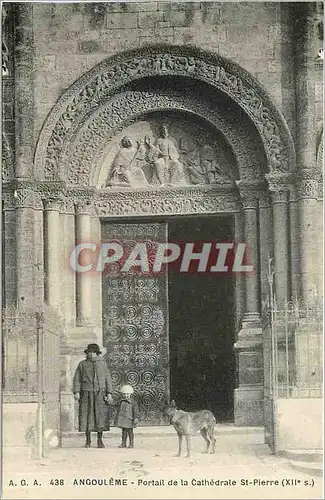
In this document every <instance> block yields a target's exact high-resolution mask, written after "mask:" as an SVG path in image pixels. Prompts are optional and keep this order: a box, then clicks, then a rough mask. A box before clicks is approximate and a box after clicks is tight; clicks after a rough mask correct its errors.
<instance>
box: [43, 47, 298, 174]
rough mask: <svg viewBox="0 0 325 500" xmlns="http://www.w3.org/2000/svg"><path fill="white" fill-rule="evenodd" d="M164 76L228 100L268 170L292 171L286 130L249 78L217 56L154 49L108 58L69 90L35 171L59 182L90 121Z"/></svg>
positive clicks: (48, 128)
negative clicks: (134, 86) (71, 146)
mask: <svg viewBox="0 0 325 500" xmlns="http://www.w3.org/2000/svg"><path fill="white" fill-rule="evenodd" d="M161 75H163V76H164V75H169V76H175V77H187V78H191V79H193V80H199V81H203V82H206V83H208V84H209V85H211V86H212V87H214V88H215V89H217V90H221V91H222V92H224V93H226V94H227V95H229V96H230V97H231V98H232V99H233V100H234V101H235V102H236V103H237V104H238V105H239V106H240V107H241V108H242V109H243V110H244V111H245V112H246V113H247V115H248V116H249V117H250V118H251V120H252V121H253V123H254V124H255V126H256V128H257V130H258V131H259V134H260V137H261V139H262V142H263V145H264V148H265V153H266V156H267V159H268V166H269V169H270V170H271V171H279V172H281V171H282V172H284V171H288V170H290V169H291V167H292V165H293V162H294V147H293V141H292V138H291V136H290V132H289V130H288V128H287V125H286V123H285V121H284V119H283V117H282V115H281V114H280V113H279V112H278V111H277V109H276V108H275V106H274V105H273V104H272V102H271V101H270V99H269V98H268V96H267V95H266V93H265V91H264V90H263V89H262V88H261V86H260V85H259V84H258V83H257V81H256V80H255V79H253V78H252V77H251V75H249V73H247V72H246V71H244V70H243V69H241V68H240V67H239V66H237V65H236V64H234V63H231V62H229V61H227V60H225V59H224V58H221V57H220V56H218V55H216V54H211V53H208V52H203V51H201V50H199V49H195V48H192V47H178V46H177V47H176V46H171V47H167V46H163V47H160V46H154V47H145V48H142V49H138V50H134V51H130V52H125V53H121V54H118V55H117V56H114V57H112V58H110V59H107V60H106V61H104V62H103V63H101V64H99V65H98V66H96V67H95V68H93V70H91V71H90V72H89V73H87V74H86V75H85V76H84V77H82V78H81V79H80V80H78V81H77V82H76V83H75V84H73V85H72V86H71V87H70V89H69V90H68V91H67V92H66V93H65V94H64V95H63V96H62V98H61V99H60V100H59V101H58V103H57V104H56V106H55V107H54V108H53V110H52V112H51V113H50V115H49V117H48V119H47V121H46V123H45V125H44V127H43V130H42V132H41V135H40V139H39V143H38V147H37V151H36V158H35V161H36V169H37V171H39V172H41V171H44V175H45V178H47V179H55V178H59V177H60V171H61V168H62V161H61V160H62V158H61V155H62V151H63V149H64V146H65V145H66V144H67V143H68V142H69V141H70V140H71V138H72V137H73V135H74V134H75V133H76V131H77V130H78V128H80V126H81V124H82V123H83V122H84V121H85V119H86V117H88V116H89V114H90V113H91V112H93V110H95V109H96V108H97V107H98V106H100V105H101V104H102V103H103V102H105V101H106V100H107V99H109V98H110V97H111V96H112V95H114V94H116V93H118V92H119V89H121V88H122V87H125V86H126V85H128V84H130V83H131V82H132V81H135V80H140V79H144V78H147V77H153V76H161ZM117 111H118V110H117Z"/></svg>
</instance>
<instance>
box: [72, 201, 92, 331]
mask: <svg viewBox="0 0 325 500" xmlns="http://www.w3.org/2000/svg"><path fill="white" fill-rule="evenodd" d="M78 210H79V213H77V215H76V237H77V244H78V243H89V242H90V241H91V216H90V213H85V212H82V211H80V208H79V209H78ZM81 210H82V209H81ZM81 258H82V257H80V259H81ZM91 279H92V278H91V275H90V274H89V273H88V272H86V273H78V272H77V274H76V288H77V294H76V300H77V323H78V324H79V325H83V324H88V323H90V322H91V316H92V308H91V302H92V294H91Z"/></svg>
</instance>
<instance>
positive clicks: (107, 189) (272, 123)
mask: <svg viewBox="0 0 325 500" xmlns="http://www.w3.org/2000/svg"><path fill="white" fill-rule="evenodd" d="M35 163H36V169H37V172H39V175H40V180H42V183H41V184H42V186H43V192H44V195H43V196H44V199H45V201H46V218H47V220H46V228H47V235H48V238H49V240H51V238H52V235H55V234H56V232H57V230H58V224H60V222H61V221H62V223H63V231H65V239H66V241H67V245H69V242H70V244H71V245H73V243H74V235H75V234H76V239H77V240H78V241H89V239H91V240H95V242H96V243H97V242H100V241H102V239H103V238H104V239H107V238H111V237H114V238H119V239H120V240H122V241H124V242H125V243H126V244H129V243H130V241H133V242H134V241H141V239H143V238H145V239H146V240H148V241H151V239H152V235H154V237H155V238H158V239H159V238H160V239H164V238H165V239H166V235H168V231H169V229H168V228H169V227H171V226H172V227H173V228H174V229H173V231H174V233H175V231H176V229H175V228H177V224H180V226H179V227H182V231H183V230H184V227H188V228H191V229H189V231H188V233H187V234H188V238H189V239H190V238H194V237H195V235H194V229H193V228H195V226H197V227H203V226H204V227H206V231H205V232H204V231H203V232H202V234H201V233H200V234H201V235H203V234H204V236H202V238H205V239H206V238H207V235H208V234H210V236H211V238H210V239H211V240H213V241H218V240H220V239H221V240H224V239H228V240H229V241H230V240H231V241H232V240H234V239H235V240H237V241H246V242H247V243H248V244H249V246H250V254H251V258H252V260H253V263H254V266H255V272H254V273H253V274H252V276H250V277H249V278H247V279H242V278H240V277H236V278H235V277H234V280H233V281H234V286H233V287H232V288H231V287H230V288H231V290H230V289H229V290H230V291H229V290H228V292H226V291H225V292H224V294H225V295H226V296H227V297H226V301H225V302H227V301H228V302H229V303H230V305H229V307H228V312H227V315H228V316H227V318H226V317H224V321H223V322H221V323H220V324H219V327H218V328H219V329H222V328H227V329H228V330H227V331H229V336H228V337H227V338H228V340H229V338H230V339H231V342H230V343H229V342H228V344H227V350H228V351H229V352H228V354H227V355H228V356H229V357H228V358H227V360H228V361H229V363H230V364H231V370H232V377H231V379H232V383H233V387H235V386H236V390H235V394H234V398H233V399H232V405H233V407H232V410H233V411H234V418H235V421H236V423H238V424H242V425H245V424H260V423H262V422H263V342H262V330H261V323H260V314H261V309H262V304H263V301H264V300H265V298H266V295H267V280H266V274H267V269H268V258H269V256H270V255H272V253H273V245H272V231H273V228H272V223H273V222H274V223H275V224H277V223H278V221H282V222H283V220H284V218H283V213H284V211H285V210H287V207H286V205H285V203H283V201H282V202H281V203H282V205H281V206H278V208H277V216H276V217H278V218H276V217H275V218H274V217H273V213H272V212H273V211H272V206H271V202H270V197H269V189H268V182H267V180H266V179H268V180H269V179H270V178H271V179H276V181H277V183H278V184H277V186H283V185H286V186H287V184H286V181H287V179H288V177H289V176H290V171H291V170H292V168H293V165H294V149H293V143H292V139H291V137H290V134H289V131H288V128H287V126H286V123H285V121H284V119H283V117H282V116H281V114H280V113H279V112H278V111H277V109H276V108H275V107H274V105H273V104H272V102H271V101H270V99H269V97H268V96H267V95H266V93H265V91H264V90H263V89H262V88H261V86H260V85H259V84H258V83H257V82H256V80H254V79H253V78H252V77H251V75H249V74H248V73H247V72H245V71H244V70H242V69H241V68H240V67H238V66H237V65H234V64H233V63H231V62H229V61H227V60H225V59H223V58H221V57H219V56H217V55H212V54H210V53H207V52H203V51H199V50H197V49H195V48H191V47H169V46H168V47H146V48H142V49H141V50H135V51H130V52H127V53H122V54H119V55H117V56H114V57H112V58H110V59H108V60H106V61H104V62H103V63H101V64H100V65H98V66H96V67H95V68H94V69H93V70H92V71H90V72H89V73H87V74H86V75H85V76H84V77H82V78H81V79H80V80H78V81H77V82H76V83H75V84H73V85H72V86H71V87H70V89H68V91H67V92H66V93H65V94H64V95H63V96H62V98H61V99H60V100H59V101H58V103H57V104H56V106H55V107H54V108H53V110H52V112H51V113H50V115H49V117H48V119H47V120H46V123H45V124H44V127H43V129H42V132H41V134H40V138H39V141H38V146H37V150H36V157H35ZM285 193H286V195H287V194H288V188H287V187H286V190H285ZM58 212H60V214H61V215H60V218H58V217H57V213H58ZM55 214H56V215H55ZM203 216H204V217H205V219H204V221H203V219H202V217H203ZM177 217H179V219H177V220H176V218H177ZM190 217H191V219H190ZM193 217H194V218H196V219H195V222H194V223H193ZM200 217H201V218H200ZM171 220H173V224H172V223H171ZM175 221H176V222H175ZM206 221H208V222H206ZM225 227H227V228H228V230H227V231H225V230H224V229H225ZM283 227H284V233H285V232H286V231H288V228H287V227H286V223H285V224H284V226H283ZM207 228H208V229H207ZM217 228H219V229H217ZM274 230H276V228H274ZM152 231H153V233H152ZM150 235H151V236H150ZM286 236H287V234H283V239H282V240H281V242H280V245H282V247H281V248H280V247H278V248H277V249H276V251H277V252H280V253H281V252H282V256H284V258H283V260H282V261H281V266H282V268H281V269H280V271H281V278H279V279H281V280H282V281H281V287H282V289H283V295H285V294H286V293H287V292H288V290H287V288H288V286H289V283H290V279H289V275H290V271H289V263H288V256H287V255H288V252H287V248H286V244H287V243H286V242H287V240H288V238H286ZM150 238H151V239H150ZM48 248H49V249H51V248H52V249H53V246H51V241H50V242H49V243H48ZM51 258H53V259H55V254H54V253H53V252H52V253H51ZM57 269H58V266H57V265H53V266H51V263H50V262H49V263H48V273H49V275H50V276H49V277H48V280H47V283H48V284H50V285H51V286H49V285H48V296H47V298H48V300H49V302H52V305H53V306H61V307H62V304H64V307H66V309H65V315H66V319H67V324H68V323H69V325H70V326H69V327H67V342H66V346H67V347H66V349H67V351H66V352H67V353H68V355H69V356H72V358H71V359H72V361H71V363H72V364H71V366H70V367H69V369H70V370H73V368H74V366H75V363H76V361H77V359H78V349H81V348H82V346H83V345H84V343H85V342H88V341H89V342H90V341H91V340H92V339H93V340H97V341H99V342H103V341H104V343H105V344H106V347H107V349H108V354H107V356H108V359H109V362H110V364H111V365H112V370H113V378H114V383H115V385H116V388H117V387H118V386H119V384H120V383H125V382H127V383H133V384H134V385H135V388H136V391H137V392H138V395H139V398H140V399H141V401H142V403H143V405H142V406H143V413H142V420H143V423H146V424H153V423H159V422H162V416H161V410H160V402H162V401H163V399H164V398H166V397H169V396H170V387H171V386H170V378H171V376H172V375H173V374H172V373H171V365H172V363H171V360H170V354H171V351H170V349H169V348H168V343H169V340H170V336H171V335H172V328H171V327H173V325H172V324H171V323H170V321H171V320H170V315H169V310H171V309H172V308H171V307H169V304H168V300H169V299H168V293H167V288H166V286H167V285H166V284H167V277H166V276H165V277H161V276H160V277H159V278H156V277H155V278H152V277H150V276H149V277H148V276H146V277H145V286H144V289H143V290H142V288H141V287H142V286H143V279H144V277H143V276H142V275H141V276H139V275H136V276H133V275H131V277H130V276H128V277H123V276H122V275H120V274H117V275H115V276H113V277H108V278H107V277H102V276H101V275H100V276H99V275H98V274H96V275H94V276H89V275H82V274H80V275H77V276H76V277H75V276H73V275H72V274H71V275H69V276H67V277H66V278H65V280H66V283H65V288H64V292H63V291H62V288H61V283H60V280H59V278H58V276H57V273H56V271H55V270H57ZM279 276H280V275H279ZM107 279H109V280H110V281H107ZM105 280H106V281H105ZM150 287H151V288H150ZM74 290H75V291H74ZM211 290H212V288H211ZM225 290H226V289H225ZM174 292H175V288H174ZM175 293H176V292H175ZM211 293H212V292H211ZM203 295H204V294H203ZM156 299H157V303H156V304H155V300H156ZM210 299H211V304H212V303H213V300H212V295H211V296H210V297H208V298H207V301H209V300H210ZM214 300H215V301H216V296H214ZM71 303H72V304H73V306H71ZM67 311H68V312H67ZM218 314H219V315H222V314H223V312H222V308H220V309H219V310H218ZM228 320H229V322H228V323H229V324H228V323H227V321H228ZM201 321H203V317H202V316H201V317H200V318H199V317H198V316H197V317H193V322H192V323H193V324H195V325H196V327H197V328H196V333H195V329H194V330H193V332H192V333H191V335H192V336H193V335H194V336H195V335H198V327H199V325H200V322H201ZM226 323H227V325H228V326H227V327H225V325H226ZM222 325H223V326H222ZM174 326H175V323H174ZM202 328H203V329H204V328H205V329H206V330H211V329H213V319H212V320H211V321H210V323H208V324H205V325H204V326H203V327H202ZM168 330H169V331H168ZM211 335H212V334H211V333H210V334H209V335H208V345H209V346H210V347H209V348H208V350H209V355H210V354H211V349H212V351H213V349H215V350H217V349H218V344H216V343H215V342H211V338H212V336H211ZM189 337H190V336H188V338H189ZM179 341H180V343H181V344H182V345H183V346H184V345H185V344H186V339H185V337H180V338H179ZM209 342H210V343H209ZM203 343H204V342H203ZM233 344H235V346H236V353H237V354H236V356H237V357H236V363H235V362H234V360H233V354H232V353H233ZM195 345H196V344H195V342H194V343H192V344H191V345H190V347H189V349H188V350H189V351H191V350H192V351H193V349H197V347H195ZM176 351H177V350H176ZM181 351H182V349H180V350H178V351H177V352H176V357H179V356H180V353H181ZM174 354H175V352H174ZM201 354H202V353H201ZM206 354H208V353H206ZM213 355H214V353H213V352H212V358H213ZM190 358H191V360H192V361H193V356H191V357H190ZM212 358H211V359H212ZM209 359H210V358H209ZM197 361H198V359H197ZM219 361H220V360H219ZM226 364H227V363H226ZM225 370H226V368H225ZM210 374H211V370H210ZM220 377H221V375H220ZM220 377H219V382H220ZM226 378H227V377H225V378H224V379H226ZM228 378H229V377H228ZM219 382H218V380H215V379H213V381H212V382H210V383H209V384H208V385H209V391H210V392H212V393H213V391H216V385H217V383H219ZM225 383H226V382H225ZM201 385H202V384H201ZM178 389H179V392H181V389H182V388H178ZM183 389H184V388H183ZM66 390H67V392H69V388H66ZM187 390H189V388H188V389H187ZM232 390H233V388H232ZM193 391H194V390H193ZM183 392H184V391H183ZM227 397H228V396H227ZM228 399H229V398H228ZM157 402H158V403H159V404H157ZM203 404H204V401H203V400H202V405H203ZM211 404H212V403H211ZM157 408H158V409H157ZM212 409H213V408H212ZM63 411H64V409H63ZM67 413H68V411H67Z"/></svg>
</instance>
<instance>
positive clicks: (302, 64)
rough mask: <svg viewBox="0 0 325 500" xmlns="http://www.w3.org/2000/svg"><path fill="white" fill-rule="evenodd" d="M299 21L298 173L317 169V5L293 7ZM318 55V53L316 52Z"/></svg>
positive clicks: (296, 54) (301, 3)
mask: <svg viewBox="0 0 325 500" xmlns="http://www.w3.org/2000/svg"><path fill="white" fill-rule="evenodd" d="M291 8H292V14H293V19H294V20H295V30H294V34H295V39H294V50H295V68H296V102H297V103H298V106H297V107H296V156H297V167H298V170H300V169H302V168H313V167H314V166H315V160H316V153H315V77H314V71H315V69H314V64H315V63H314V61H315V56H316V53H315V48H316V43H315V41H316V34H315V30H316V22H315V21H316V17H317V3H316V2H299V3H297V4H295V5H292V7H291ZM316 51H317V50H316Z"/></svg>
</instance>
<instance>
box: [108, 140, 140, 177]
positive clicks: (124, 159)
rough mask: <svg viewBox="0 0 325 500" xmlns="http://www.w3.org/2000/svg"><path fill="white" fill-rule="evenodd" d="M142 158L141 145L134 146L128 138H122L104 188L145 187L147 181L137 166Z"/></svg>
mask: <svg viewBox="0 0 325 500" xmlns="http://www.w3.org/2000/svg"><path fill="white" fill-rule="evenodd" d="M143 158H144V148H143V143H141V142H140V143H138V145H137V146H135V145H134V144H133V142H132V139H131V138H130V137H127V136H125V137H123V139H122V140H121V149H120V151H119V152H118V153H117V155H116V156H115V158H114V160H113V164H112V167H111V170H110V173H109V175H108V178H107V181H106V186H132V187H135V186H139V187H141V186H146V185H148V182H147V179H146V177H145V175H144V173H143V171H142V170H141V166H140V165H139V164H140V163H141V161H143Z"/></svg>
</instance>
